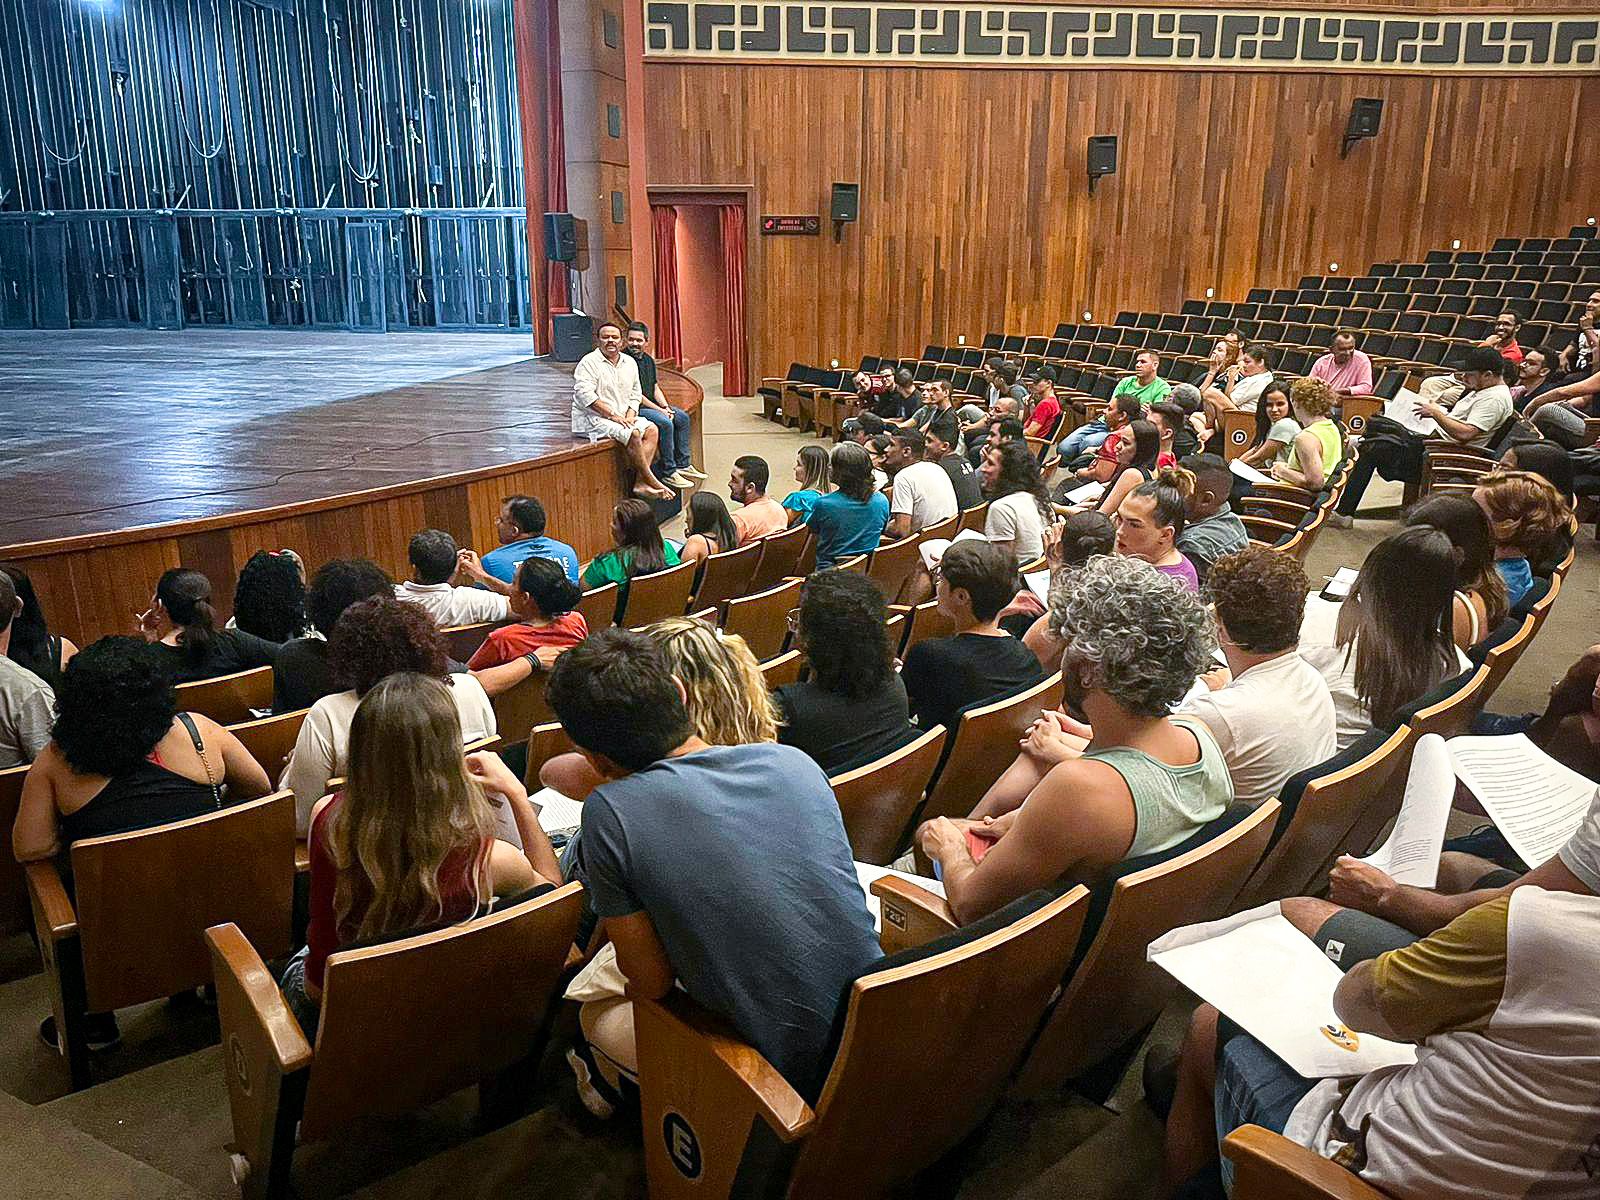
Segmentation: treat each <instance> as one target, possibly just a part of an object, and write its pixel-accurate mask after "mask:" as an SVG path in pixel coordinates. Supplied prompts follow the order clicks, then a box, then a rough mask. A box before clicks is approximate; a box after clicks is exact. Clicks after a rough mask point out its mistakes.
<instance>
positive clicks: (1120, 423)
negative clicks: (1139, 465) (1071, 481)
mask: <svg viewBox="0 0 1600 1200" xmlns="http://www.w3.org/2000/svg"><path fill="white" fill-rule="evenodd" d="M1143 417H1144V409H1143V407H1141V406H1140V404H1139V400H1138V398H1137V397H1135V396H1130V395H1122V396H1118V397H1117V398H1116V399H1115V400H1113V401H1112V402H1111V403H1110V404H1109V405H1107V406H1106V411H1105V416H1104V418H1103V420H1104V421H1105V422H1106V426H1107V428H1108V429H1109V430H1110V432H1109V433H1107V434H1106V438H1105V441H1103V442H1101V443H1100V445H1099V446H1098V447H1096V449H1095V452H1094V457H1093V458H1092V459H1090V460H1089V462H1088V464H1087V465H1085V466H1082V467H1079V468H1078V469H1077V470H1076V471H1074V472H1073V474H1074V475H1075V476H1076V477H1077V480H1078V482H1080V483H1110V482H1111V480H1112V479H1113V477H1115V475H1116V473H1117V470H1118V454H1119V452H1120V449H1121V447H1122V444H1123V443H1124V442H1125V441H1126V440H1127V439H1128V438H1129V437H1130V436H1132V435H1131V434H1130V433H1129V431H1128V426H1129V425H1131V424H1133V422H1135V421H1138V420H1142V419H1143ZM1062 461H1063V462H1065V461H1067V460H1066V457H1065V455H1063V456H1062Z"/></svg>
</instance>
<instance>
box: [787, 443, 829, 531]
mask: <svg viewBox="0 0 1600 1200" xmlns="http://www.w3.org/2000/svg"><path fill="white" fill-rule="evenodd" d="M794 481H795V482H796V483H797V484H799V485H800V486H799V487H797V488H795V489H794V490H793V491H791V492H790V493H789V494H788V495H787V496H785V497H784V498H783V509H784V512H785V513H787V514H788V521H789V524H791V525H794V524H797V523H798V524H801V525H803V524H805V521H806V518H807V517H809V516H810V515H811V506H812V505H813V504H815V503H816V502H817V498H818V497H819V496H826V495H827V494H828V493H829V491H831V490H832V489H833V481H832V476H831V472H830V470H829V465H828V450H827V447H826V446H801V447H800V450H799V452H798V453H797V454H796V455H795V458H794Z"/></svg>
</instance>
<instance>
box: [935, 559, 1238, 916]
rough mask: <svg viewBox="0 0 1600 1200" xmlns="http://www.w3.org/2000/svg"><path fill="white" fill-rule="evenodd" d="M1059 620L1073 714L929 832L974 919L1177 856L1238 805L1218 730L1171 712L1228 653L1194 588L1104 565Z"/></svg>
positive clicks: (1066, 600)
mask: <svg viewBox="0 0 1600 1200" xmlns="http://www.w3.org/2000/svg"><path fill="white" fill-rule="evenodd" d="M1050 624H1051V628H1052V629H1053V630H1054V631H1055V632H1056V633H1057V635H1058V636H1059V637H1060V638H1061V640H1062V641H1063V642H1064V643H1065V644H1066V646H1067V650H1066V653H1065V655H1064V656H1063V657H1062V660H1061V670H1062V682H1063V687H1064V692H1065V704H1064V706H1063V707H1064V708H1065V709H1066V714H1065V715H1063V714H1061V713H1046V714H1045V715H1044V716H1043V717H1042V718H1041V719H1040V720H1039V722H1038V723H1036V724H1035V726H1034V728H1033V729H1032V730H1031V731H1030V732H1029V735H1028V738H1027V740H1026V742H1025V744H1024V746H1023V751H1022V754H1021V756H1020V757H1019V758H1018V759H1017V761H1016V762H1015V763H1014V764H1012V766H1011V767H1010V768H1009V769H1008V770H1007V771H1006V773H1005V775H1004V776H1002V777H1001V779H1000V781H999V782H998V783H996V784H995V785H994V787H993V788H991V789H990V790H989V794H988V795H986V796H985V797H984V798H983V801H982V803H980V804H979V805H978V807H977V808H976V809H975V810H974V811H973V814H972V817H970V818H968V819H966V820H961V821H954V820H950V819H949V818H945V817H939V818H936V819H934V820H932V821H928V822H926V823H925V824H923V825H922V827H921V828H920V829H918V831H917V844H918V845H919V846H920V847H921V848H922V850H923V852H924V853H926V854H927V855H928V857H929V858H931V859H933V860H934V861H935V862H937V863H938V864H939V869H940V874H941V876H942V878H943V880H944V887H945V894H946V896H947V897H948V899H949V902H950V907H951V909H952V911H953V912H954V913H955V915H956V918H957V919H958V920H960V921H962V922H963V923H965V922H970V921H975V920H977V919H978V918H980V917H983V916H986V915H987V914H989V913H991V912H994V911H995V910H996V909H998V908H1001V907H1002V906H1004V905H1006V904H1008V903H1010V902H1011V901H1012V900H1015V899H1016V898H1017V897H1019V896H1022V895H1025V894H1026V893H1027V892H1029V891H1032V890H1033V889H1034V888H1038V887H1045V886H1047V885H1049V884H1052V883H1054V882H1056V881H1057V880H1060V879H1063V878H1066V879H1074V878H1088V877H1090V876H1092V875H1095V874H1097V873H1099V872H1100V871H1102V870H1103V869H1104V868H1106V867H1109V866H1112V865H1114V864H1116V863H1118V862H1121V861H1122V860H1123V859H1127V858H1133V857H1136V856H1139V855H1144V854H1151V853H1155V852H1156V851H1160V850H1168V849H1171V848H1172V847H1173V846H1176V845H1178V844H1179V843H1180V842H1183V841H1185V840H1186V839H1187V838H1189V837H1190V836H1191V835H1192V834H1194V833H1195V832H1196V831H1198V830H1199V829H1200V828H1201V827H1202V826H1203V825H1205V824H1206V823H1207V822H1209V821H1212V820H1215V819H1216V818H1217V817H1219V816H1221V815H1222V812H1223V810H1224V809H1226V808H1227V807H1228V805H1229V804H1230V803H1232V801H1233V782H1232V780H1230V779H1229V777H1228V769H1227V765H1226V764H1225V763H1224V762H1223V759H1222V754H1221V752H1220V751H1219V750H1218V749H1217V744H1216V741H1215V740H1214V739H1213V738H1212V736H1211V733H1210V732H1209V731H1208V730H1207V729H1206V727H1205V725H1203V724H1202V723H1201V722H1200V721H1198V720H1196V719H1195V718H1193V717H1189V716H1181V715H1179V716H1174V715H1172V709H1173V708H1174V706H1176V705H1177V703H1178V702H1179V701H1180V700H1181V699H1183V697H1184V695H1185V694H1186V693H1187V692H1188V691H1189V689H1190V688H1191V687H1192V686H1193V685H1194V681H1195V679H1196V677H1197V676H1198V675H1199V674H1200V673H1201V672H1202V671H1205V670H1207V669H1209V667H1210V666H1211V665H1212V660H1211V654H1212V651H1213V650H1214V649H1215V647H1216V641H1215V639H1214V637H1213V635H1212V632H1211V620H1210V617H1209V616H1208V615H1207V613H1206V610H1205V608H1204V607H1203V606H1202V605H1201V603H1200V601H1199V600H1198V599H1197V598H1196V597H1195V595H1194V594H1193V593H1192V592H1190V591H1189V590H1188V589H1186V588H1185V587H1183V585H1182V584H1181V583H1179V582H1177V581H1176V580H1173V579H1171V578H1169V577H1167V576H1165V575H1162V574H1161V573H1160V572H1158V571H1156V570H1155V569H1154V568H1153V567H1151V566H1150V564H1149V563H1146V562H1142V561H1140V560H1138V559H1131V558H1123V557H1114V556H1109V555H1102V556H1099V557H1096V558H1091V559H1090V560H1089V561H1088V562H1087V563H1085V564H1084V566H1083V567H1082V568H1081V569H1079V570H1078V571H1077V572H1075V573H1073V574H1071V575H1069V576H1066V577H1065V578H1064V579H1063V580H1062V581H1061V584H1060V586H1059V587H1056V588H1053V589H1052V591H1051V596H1050ZM1075 733H1080V734H1082V735H1086V736H1087V737H1088V741H1087V743H1086V744H1085V743H1084V742H1083V741H1082V740H1081V738H1075V737H1074V734H1075Z"/></svg>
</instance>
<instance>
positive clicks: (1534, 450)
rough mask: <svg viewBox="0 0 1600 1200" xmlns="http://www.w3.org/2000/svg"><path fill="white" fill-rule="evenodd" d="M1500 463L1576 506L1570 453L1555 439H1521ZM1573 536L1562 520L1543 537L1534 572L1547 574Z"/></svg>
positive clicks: (1568, 523)
mask: <svg viewBox="0 0 1600 1200" xmlns="http://www.w3.org/2000/svg"><path fill="white" fill-rule="evenodd" d="M1530 353H1531V351H1530ZM1500 466H1501V467H1502V468H1503V469H1504V470H1507V471H1526V472H1528V473H1529V474H1531V475H1537V476H1538V477H1539V478H1541V479H1543V480H1545V481H1546V482H1547V483H1549V484H1550V486H1551V487H1553V488H1555V490H1556V494H1557V495H1559V496H1560V497H1561V500H1562V502H1563V503H1564V504H1565V505H1566V507H1567V509H1568V510H1569V512H1570V510H1571V509H1573V508H1574V507H1575V506H1576V505H1577V494H1576V492H1577V488H1576V484H1577V479H1576V475H1575V473H1574V470H1573V463H1572V455H1571V453H1569V452H1568V451H1567V450H1565V449H1564V448H1562V447H1561V446H1559V445H1557V444H1556V443H1555V442H1551V441H1543V442H1524V443H1522V444H1521V445H1520V446H1511V447H1509V448H1507V450H1506V452H1505V453H1504V454H1502V455H1501V456H1500ZM1572 535H1573V526H1572V522H1571V521H1570V520H1565V521H1563V522H1562V523H1561V528H1560V529H1558V530H1556V531H1555V533H1553V534H1551V535H1550V537H1549V538H1548V539H1547V540H1546V542H1545V544H1544V547H1543V549H1542V550H1541V551H1540V552H1539V553H1538V554H1537V555H1536V556H1535V557H1534V558H1532V559H1530V560H1529V561H1530V562H1531V563H1532V564H1533V573H1534V574H1535V575H1549V574H1551V573H1553V572H1554V571H1555V569H1556V567H1557V566H1558V565H1559V564H1560V563H1561V561H1562V560H1563V559H1565V558H1566V557H1567V554H1568V553H1569V552H1570V551H1571V550H1572Z"/></svg>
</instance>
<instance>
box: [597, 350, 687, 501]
mask: <svg viewBox="0 0 1600 1200" xmlns="http://www.w3.org/2000/svg"><path fill="white" fill-rule="evenodd" d="M595 337H596V340H597V341H598V342H599V343H600V345H599V348H598V349H595V350H591V351H590V352H589V353H588V354H586V355H584V356H583V361H582V362H580V363H579V364H578V366H577V369H576V370H575V371H573V373H572V432H573V433H574V434H575V435H577V436H579V437H586V438H588V439H589V440H590V441H591V442H598V441H599V440H600V439H601V438H610V439H611V440H612V441H614V442H616V443H617V445H619V446H621V447H622V448H623V449H624V450H625V451H627V454H628V460H629V462H631V463H632V464H633V469H634V471H635V473H636V474H637V477H638V482H637V483H636V484H635V485H634V489H633V494H634V495H635V496H638V497H639V498H640V499H642V500H671V499H672V498H673V497H674V496H675V495H676V494H677V493H676V492H674V491H673V490H672V489H671V488H669V487H667V486H666V485H664V484H663V483H662V482H661V481H660V480H659V479H657V478H656V476H655V472H653V471H652V470H651V469H650V463H651V462H652V461H653V460H654V459H655V456H656V443H657V441H658V440H659V438H660V436H661V435H660V434H658V433H657V432H656V427H655V426H654V425H652V424H651V423H650V422H649V421H647V420H645V419H644V418H643V417H641V416H640V415H639V404H640V401H641V400H642V399H643V398H644V392H643V391H642V390H641V388H640V386H639V368H638V366H637V365H636V364H635V363H634V361H633V359H631V358H629V357H628V356H627V355H626V354H624V353H623V352H622V328H621V326H619V325H618V324H617V323H616V322H615V321H605V322H603V323H602V324H601V326H600V328H599V329H598V330H597V331H596V334H595Z"/></svg>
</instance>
